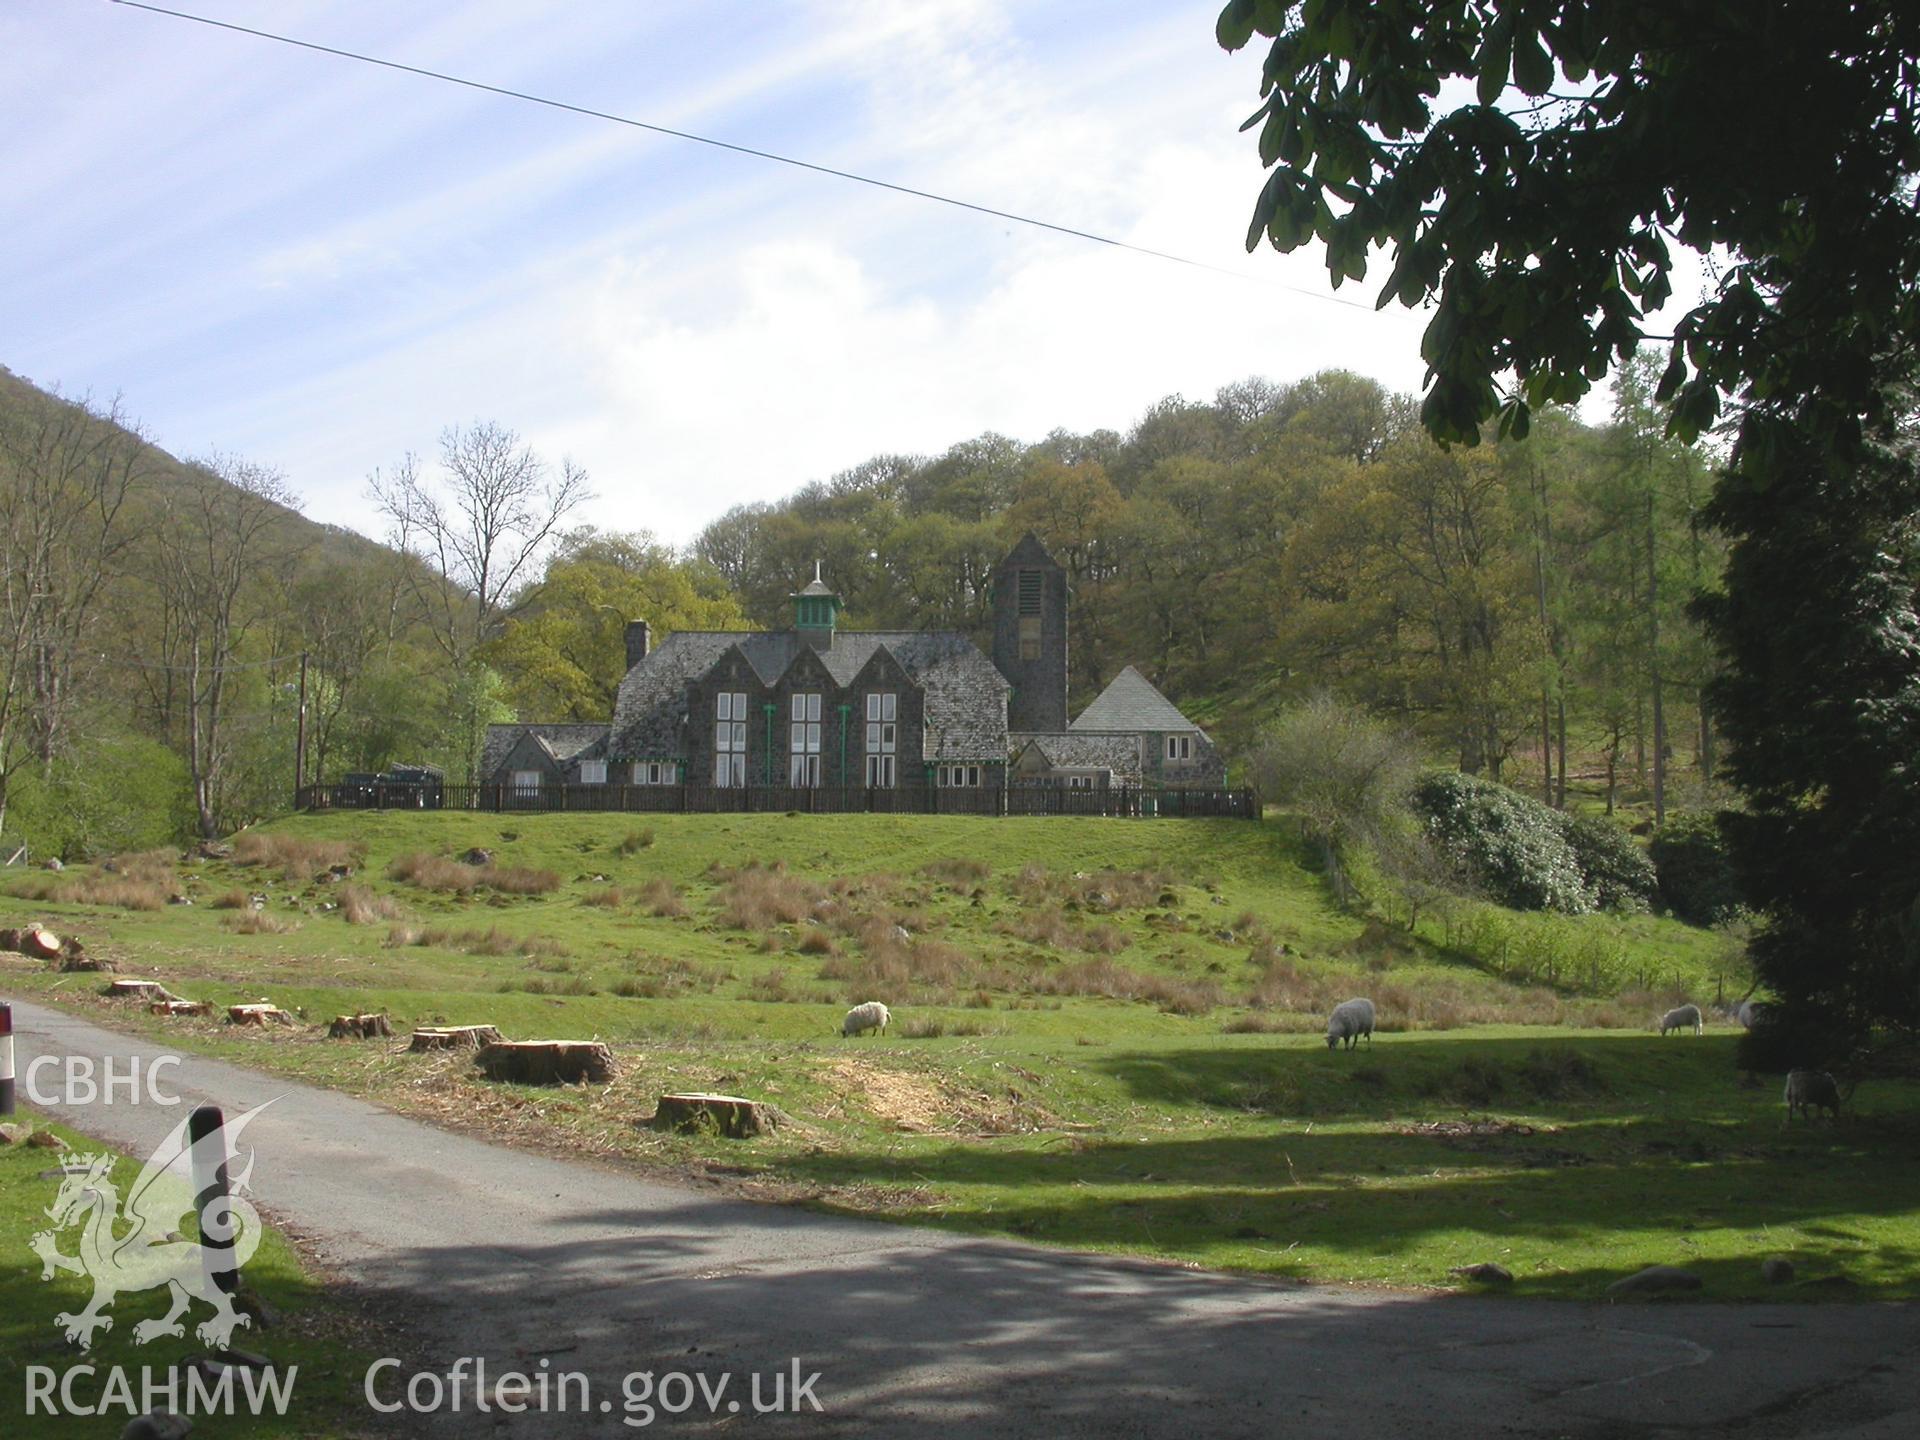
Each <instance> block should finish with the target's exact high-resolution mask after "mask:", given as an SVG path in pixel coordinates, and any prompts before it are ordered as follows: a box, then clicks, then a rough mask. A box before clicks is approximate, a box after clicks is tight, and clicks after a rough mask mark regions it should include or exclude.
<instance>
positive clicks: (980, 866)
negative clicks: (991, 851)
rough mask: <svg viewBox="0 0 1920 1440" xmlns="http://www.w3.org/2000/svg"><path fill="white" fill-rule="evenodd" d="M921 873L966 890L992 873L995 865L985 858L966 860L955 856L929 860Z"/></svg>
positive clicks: (931, 878)
mask: <svg viewBox="0 0 1920 1440" xmlns="http://www.w3.org/2000/svg"><path fill="white" fill-rule="evenodd" d="M920 873H921V874H922V875H924V876H926V877H927V878H928V879H929V880H936V881H938V882H939V883H940V884H942V885H951V886H953V888H954V889H956V890H965V889H967V888H969V887H970V886H973V885H977V884H979V883H980V882H981V881H982V880H984V879H986V878H987V877H988V876H989V875H991V874H992V873H993V867H992V866H991V865H989V864H987V863H986V862H985V861H984V860H964V859H960V858H958V857H955V858H953V859H950V860H929V861H928V862H927V863H926V864H925V865H922V866H921V867H920Z"/></svg>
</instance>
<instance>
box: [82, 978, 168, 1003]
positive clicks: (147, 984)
mask: <svg viewBox="0 0 1920 1440" xmlns="http://www.w3.org/2000/svg"><path fill="white" fill-rule="evenodd" d="M100 993H101V994H102V995H105V996H106V997H107V998H108V999H109V1000H144V1001H146V1002H147V1003H148V1004H152V1003H153V1002H154V1001H156V1000H173V999H176V998H177V997H176V996H175V995H174V993H173V992H172V991H171V990H169V989H167V987H166V986H164V985H162V984H161V983H160V982H159V981H158V980H109V981H108V982H107V988H106V989H104V990H102V991H101V992H100Z"/></svg>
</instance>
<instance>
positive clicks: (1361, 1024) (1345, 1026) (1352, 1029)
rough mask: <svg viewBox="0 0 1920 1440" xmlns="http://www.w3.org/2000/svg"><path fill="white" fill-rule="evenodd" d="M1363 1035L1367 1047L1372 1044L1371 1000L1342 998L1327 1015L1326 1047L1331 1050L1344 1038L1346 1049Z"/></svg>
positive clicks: (1350, 1047) (1351, 1046)
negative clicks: (1365, 1038)
mask: <svg viewBox="0 0 1920 1440" xmlns="http://www.w3.org/2000/svg"><path fill="white" fill-rule="evenodd" d="M1362 1035H1364V1036H1366V1037H1367V1045H1368V1046H1369V1048H1371V1046H1372V1045H1373V1002H1372V1001H1371V1000H1344V1001H1342V1002H1341V1003H1340V1004H1338V1005H1336V1006H1334V1007H1333V1013H1332V1014H1331V1015H1329V1016H1328V1017H1327V1049H1329V1050H1332V1049H1333V1048H1335V1047H1336V1046H1337V1045H1339V1043H1340V1042H1341V1041H1342V1040H1344V1041H1346V1042H1347V1049H1349V1050H1351V1049H1352V1048H1353V1047H1354V1043H1355V1042H1356V1041H1357V1040H1359V1038H1360V1037H1361V1036H1362Z"/></svg>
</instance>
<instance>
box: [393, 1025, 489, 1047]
mask: <svg viewBox="0 0 1920 1440" xmlns="http://www.w3.org/2000/svg"><path fill="white" fill-rule="evenodd" d="M499 1043H500V1032H499V1031H498V1030H496V1029H494V1028H493V1026H491V1025H422V1026H421V1027H420V1028H419V1029H417V1030H415V1031H414V1032H413V1039H412V1041H411V1042H410V1043H409V1044H408V1046H407V1049H408V1050H409V1051H411V1052H413V1053H414V1054H420V1053H423V1052H425V1051H428V1050H464V1049H474V1050H477V1049H479V1048H480V1047H481V1046H482V1045H498V1044H499Z"/></svg>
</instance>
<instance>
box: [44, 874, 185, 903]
mask: <svg viewBox="0 0 1920 1440" xmlns="http://www.w3.org/2000/svg"><path fill="white" fill-rule="evenodd" d="M7 893H8V894H10V895H13V896H16V897H17V898H19V899H22V900H35V901H39V902H41V903H43V904H46V903H51V904H55V905H101V906H106V907H110V908H112V909H116V910H159V909H161V908H163V907H164V906H165V905H166V903H167V894H168V888H167V887H165V886H162V885H157V884H154V883H153V882H151V881H147V880H135V879H131V878H129V877H127V876H124V875H108V874H90V875H77V876H67V875H33V876H29V877H27V878H26V879H24V880H18V881H15V882H14V883H13V885H11V886H10V887H9V888H8V891H7Z"/></svg>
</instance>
